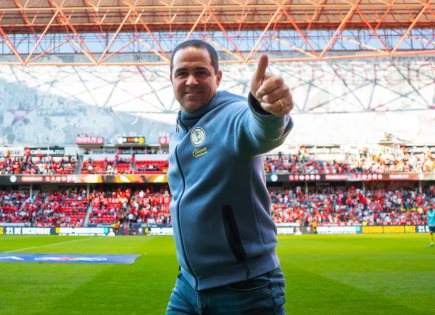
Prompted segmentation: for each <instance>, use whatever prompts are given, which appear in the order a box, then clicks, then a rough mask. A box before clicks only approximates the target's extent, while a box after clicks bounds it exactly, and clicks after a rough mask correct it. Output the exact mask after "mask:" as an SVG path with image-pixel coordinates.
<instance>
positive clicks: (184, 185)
mask: <svg viewBox="0 0 435 315" xmlns="http://www.w3.org/2000/svg"><path fill="white" fill-rule="evenodd" d="M177 149H178V145H177V146H175V149H174V152H175V160H176V161H177V166H178V169H179V170H180V174H181V177H182V179H183V190H182V192H181V196H180V199H179V200H178V203H177V222H178V230H179V231H180V232H179V234H180V243H181V249H182V251H183V256H184V260H185V261H186V265H187V268H188V269H189V270H188V271H189V272H190V274H191V275H193V277H194V278H195V289H196V290H198V280H197V278H196V275H195V274H194V272H193V269H192V265H191V264H190V262H189V259H188V258H187V255H186V249H185V246H184V241H183V236H182V235H183V234H182V233H181V221H180V203H181V199H182V197H183V195H184V191H185V190H186V180H185V177H184V174H183V170H182V169H181V165H180V161H179V160H178V152H177Z"/></svg>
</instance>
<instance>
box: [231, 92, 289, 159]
mask: <svg viewBox="0 0 435 315" xmlns="http://www.w3.org/2000/svg"><path fill="white" fill-rule="evenodd" d="M248 104H249V110H246V111H244V112H243V114H242V117H241V119H240V121H239V123H240V125H239V128H240V129H239V135H240V139H239V148H241V149H245V150H249V151H250V153H251V154H252V155H257V154H263V153H266V152H269V151H271V150H272V149H274V148H276V147H278V146H280V145H281V144H283V143H284V141H285V139H286V137H287V135H288V134H289V133H290V131H291V129H292V128H293V120H292V119H291V117H290V114H288V115H286V116H284V117H278V116H274V115H272V114H270V113H268V112H266V111H264V110H263V108H262V107H261V105H260V103H259V102H258V101H257V99H256V98H255V97H254V96H253V95H252V94H251V93H249V97H248Z"/></svg>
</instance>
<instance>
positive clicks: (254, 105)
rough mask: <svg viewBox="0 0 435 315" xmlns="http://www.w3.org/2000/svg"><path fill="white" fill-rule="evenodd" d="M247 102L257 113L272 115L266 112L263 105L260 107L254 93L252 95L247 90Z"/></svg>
mask: <svg viewBox="0 0 435 315" xmlns="http://www.w3.org/2000/svg"><path fill="white" fill-rule="evenodd" d="M248 103H249V105H250V106H251V108H252V109H253V110H254V111H255V112H257V113H258V114H261V115H272V114H271V113H269V112H266V111H265V110H264V109H263V107H261V104H260V102H259V101H258V100H257V99H256V98H255V97H254V95H252V93H251V92H249V96H248Z"/></svg>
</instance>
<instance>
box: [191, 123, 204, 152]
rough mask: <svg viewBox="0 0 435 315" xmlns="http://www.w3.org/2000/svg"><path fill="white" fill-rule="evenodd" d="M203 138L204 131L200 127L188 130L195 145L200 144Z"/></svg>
mask: <svg viewBox="0 0 435 315" xmlns="http://www.w3.org/2000/svg"><path fill="white" fill-rule="evenodd" d="M204 140H205V131H204V129H202V128H201V127H195V128H193V129H192V131H191V132H190V141H191V142H192V144H193V145H194V146H195V147H197V146H199V145H201V144H202V143H203V142H204Z"/></svg>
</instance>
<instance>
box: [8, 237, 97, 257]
mask: <svg viewBox="0 0 435 315" xmlns="http://www.w3.org/2000/svg"><path fill="white" fill-rule="evenodd" d="M91 238H92V237H87V238H83V239H78V240H72V241H65V242H59V243H52V244H47V245H42V246H32V247H25V248H19V249H14V250H9V251H6V252H3V253H5V254H7V253H16V252H21V251H26V250H29V249H35V248H45V247H54V246H57V245H63V244H66V243H74V242H81V241H86V240H89V239H91Z"/></svg>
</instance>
